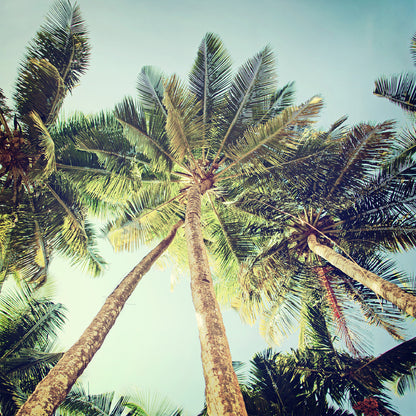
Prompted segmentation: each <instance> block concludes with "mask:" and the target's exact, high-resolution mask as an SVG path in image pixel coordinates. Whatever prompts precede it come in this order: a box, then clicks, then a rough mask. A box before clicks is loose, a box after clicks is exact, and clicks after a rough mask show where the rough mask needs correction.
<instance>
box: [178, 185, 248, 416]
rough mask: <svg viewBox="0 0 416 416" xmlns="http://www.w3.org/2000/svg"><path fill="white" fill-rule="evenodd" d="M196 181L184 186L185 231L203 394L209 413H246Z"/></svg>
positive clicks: (234, 415) (237, 415) (238, 415)
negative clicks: (210, 261) (204, 232)
mask: <svg viewBox="0 0 416 416" xmlns="http://www.w3.org/2000/svg"><path fill="white" fill-rule="evenodd" d="M202 193H203V190H201V187H200V185H199V184H195V185H193V186H191V187H190V188H189V190H188V202H187V207H186V217H185V233H186V240H187V246H188V258H189V266H190V271H191V291H192V299H193V303H194V308H195V312H196V319H197V324H198V330H199V340H200V343H201V358H202V366H203V370H204V377H205V398H206V402H207V408H208V414H209V415H210V416H244V415H245V416H246V415H247V412H246V409H245V405H244V400H243V396H242V394H241V390H240V386H239V384H238V380H237V376H236V374H235V372H234V369H233V366H232V359H231V352H230V347H229V345H228V340H227V336H226V334H225V327H224V323H223V320H222V315H221V311H220V308H219V305H218V302H217V300H216V297H215V293H214V286H213V283H212V278H211V272H210V269H209V264H208V256H207V252H206V248H205V245H204V242H203V238H202V230H201V194H202Z"/></svg>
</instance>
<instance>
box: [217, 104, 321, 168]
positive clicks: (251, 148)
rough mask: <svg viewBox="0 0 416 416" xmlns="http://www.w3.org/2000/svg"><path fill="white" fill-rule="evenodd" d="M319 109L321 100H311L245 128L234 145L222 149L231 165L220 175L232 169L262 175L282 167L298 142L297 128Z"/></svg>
mask: <svg viewBox="0 0 416 416" xmlns="http://www.w3.org/2000/svg"><path fill="white" fill-rule="evenodd" d="M321 108H322V100H321V99H320V98H319V97H314V98H312V99H310V100H309V101H308V102H306V103H305V104H304V105H302V106H300V107H292V108H289V109H286V110H284V111H283V112H282V113H281V114H279V115H278V116H276V117H275V118H273V119H271V120H269V121H268V122H267V123H265V124H262V125H259V126H256V127H250V128H248V129H247V130H246V132H245V133H244V136H243V137H242V138H241V139H240V140H239V141H238V142H237V143H236V144H234V145H227V146H226V148H225V149H224V150H225V152H226V157H227V158H228V159H230V160H231V163H230V164H229V165H228V166H226V167H225V168H224V169H223V170H222V171H221V174H223V172H226V171H227V170H228V169H230V168H231V167H233V168H236V169H243V170H244V172H246V174H251V173H256V172H259V171H260V172H261V171H263V172H264V171H265V169H266V166H267V165H277V166H279V165H281V164H282V163H283V162H284V161H286V160H287V159H288V158H290V156H291V154H292V153H293V152H294V150H295V149H296V147H297V144H298V143H299V133H298V129H299V128H302V127H305V126H307V125H309V124H310V123H311V122H312V121H311V119H312V118H313V117H315V116H316V115H317V114H318V112H319V111H320V109H321ZM240 165H241V168H240Z"/></svg>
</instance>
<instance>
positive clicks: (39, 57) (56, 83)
mask: <svg viewBox="0 0 416 416" xmlns="http://www.w3.org/2000/svg"><path fill="white" fill-rule="evenodd" d="M88 59H89V45H88V43H87V38H86V31H85V27H84V22H83V20H82V18H81V15H80V10H79V7H78V6H72V5H71V4H70V3H69V2H67V1H60V2H57V3H56V5H55V7H54V8H53V9H52V11H51V13H50V14H49V15H48V17H47V21H46V24H45V25H44V26H42V28H41V30H40V31H39V32H38V33H37V35H36V37H35V38H34V39H33V41H32V43H31V45H30V47H29V48H28V51H27V55H26V57H25V60H24V62H23V65H22V68H21V70H20V74H19V77H18V80H17V86H16V94H15V99H16V102H17V107H18V111H19V113H20V114H22V115H25V114H29V113H30V112H31V111H35V112H36V113H37V114H38V115H39V117H40V118H41V119H42V121H43V123H45V124H46V125H47V126H48V125H49V124H50V123H51V122H53V121H54V120H55V119H56V116H57V114H58V111H59V109H60V106H61V104H62V99H63V97H64V95H65V94H66V93H67V92H68V91H71V90H72V88H73V87H74V86H75V85H76V84H77V83H78V80H79V78H80V76H81V75H82V74H83V73H84V72H85V69H86V67H87V64H88Z"/></svg>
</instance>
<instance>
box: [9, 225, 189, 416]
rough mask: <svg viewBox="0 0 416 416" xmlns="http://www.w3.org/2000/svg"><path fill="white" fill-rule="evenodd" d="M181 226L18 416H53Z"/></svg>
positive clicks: (129, 279)
mask: <svg viewBox="0 0 416 416" xmlns="http://www.w3.org/2000/svg"><path fill="white" fill-rule="evenodd" d="M182 224H183V221H179V222H178V223H177V224H175V226H174V227H173V228H172V230H171V231H170V232H169V234H168V236H167V237H166V238H165V239H163V240H162V241H161V242H160V243H159V244H158V245H157V246H156V247H155V248H154V249H153V250H152V251H151V252H150V253H149V254H147V255H146V256H145V257H144V258H143V259H142V260H141V261H140V263H139V264H138V265H137V266H136V267H135V268H134V269H133V270H132V271H131V272H130V273H129V274H127V276H126V277H125V278H124V279H123V280H122V281H121V283H120V284H119V285H118V286H117V287H116V289H114V291H113V293H111V295H110V296H108V298H107V299H106V301H105V303H104V305H103V306H102V308H101V310H100V311H99V312H98V314H97V315H96V316H95V318H94V319H93V320H92V322H91V324H90V325H89V326H88V328H87V329H86V330H85V331H84V333H83V334H82V335H81V337H80V338H79V340H78V341H77V342H76V343H75V344H74V345H73V346H72V347H71V348H70V349H69V350H68V351H67V352H66V353H65V354H64V355H63V356H62V358H61V359H60V360H59V362H58V363H57V364H56V365H55V367H54V368H52V370H51V371H50V372H49V373H48V375H47V376H46V377H45V378H44V379H43V380H42V381H41V382H40V383H39V384H38V385H37V387H36V389H35V391H34V392H33V393H32V395H31V396H30V397H29V398H28V400H27V401H26V403H25V404H24V405H23V406H22V407H21V408H20V410H19V411H18V412H17V414H16V416H29V415H31V416H50V415H52V414H53V412H54V410H55V409H56V408H57V407H58V406H59V404H60V403H61V402H62V401H63V400H64V398H65V397H66V395H67V394H68V392H69V390H70V389H71V387H72V386H73V385H74V383H75V381H76V380H77V379H78V377H79V376H80V375H81V374H82V373H83V371H84V370H85V369H86V367H87V366H88V364H89V363H90V361H91V360H92V358H93V357H94V355H95V353H96V352H97V351H98V350H99V349H100V347H101V345H102V344H103V342H104V339H105V337H106V336H107V334H108V333H109V331H110V329H111V328H112V326H113V325H114V323H115V321H116V319H117V317H118V316H119V314H120V312H121V310H122V309H123V306H124V305H125V303H126V301H127V299H128V298H129V297H130V295H131V294H132V293H133V291H134V289H135V288H136V286H137V284H138V283H139V281H140V279H141V278H142V277H143V275H144V274H145V273H147V272H148V271H149V269H150V268H151V267H152V265H153V264H154V262H155V261H156V260H157V259H158V258H159V257H160V256H161V255H162V254H163V253H164V252H165V250H166V249H167V248H168V246H169V245H170V243H171V242H172V240H173V238H174V237H175V235H176V231H177V230H178V228H179V227H180V226H181V225H182Z"/></svg>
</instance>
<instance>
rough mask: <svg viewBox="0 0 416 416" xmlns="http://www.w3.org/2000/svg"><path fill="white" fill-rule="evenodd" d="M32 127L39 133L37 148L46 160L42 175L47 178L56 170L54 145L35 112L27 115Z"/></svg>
mask: <svg viewBox="0 0 416 416" xmlns="http://www.w3.org/2000/svg"><path fill="white" fill-rule="evenodd" d="M29 118H30V119H31V121H32V123H33V126H34V127H35V128H36V129H37V130H38V131H39V134H40V136H39V146H40V148H41V149H42V154H43V157H44V159H45V160H46V165H45V167H44V168H43V174H44V175H45V176H46V177H47V176H49V175H50V174H51V173H52V172H54V171H55V170H56V160H55V143H54V141H53V139H52V137H51V135H50V134H49V130H48V129H47V128H46V126H45V124H44V123H43V121H42V119H41V118H40V117H39V115H38V114H37V113H35V112H33V111H32V112H31V113H29Z"/></svg>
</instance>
